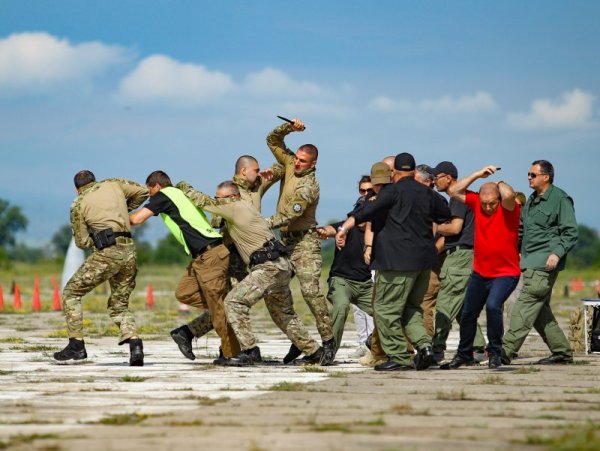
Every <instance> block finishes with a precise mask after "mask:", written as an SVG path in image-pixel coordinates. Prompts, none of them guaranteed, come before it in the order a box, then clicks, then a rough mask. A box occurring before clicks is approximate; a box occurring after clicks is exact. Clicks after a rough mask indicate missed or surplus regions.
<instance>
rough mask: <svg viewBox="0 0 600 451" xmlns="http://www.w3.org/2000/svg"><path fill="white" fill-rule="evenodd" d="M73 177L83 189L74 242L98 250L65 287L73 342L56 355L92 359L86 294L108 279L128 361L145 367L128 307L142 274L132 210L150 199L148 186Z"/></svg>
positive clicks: (74, 208)
mask: <svg viewBox="0 0 600 451" xmlns="http://www.w3.org/2000/svg"><path fill="white" fill-rule="evenodd" d="M74 181H75V188H76V189H77V193H78V195H77V197H76V199H75V201H74V202H73V204H72V205H71V226H72V228H73V235H74V237H75V243H76V244H77V246H78V247H80V248H82V249H85V248H89V247H93V246H95V248H94V250H93V252H92V254H91V255H90V256H89V257H88V258H87V259H86V261H85V262H84V263H83V265H81V267H80V268H79V269H78V270H77V272H76V273H75V274H73V276H72V277H71V279H69V281H68V282H67V285H66V286H65V288H64V290H63V310H64V312H65V317H66V320H67V332H68V334H69V344H68V345H67V346H66V347H65V348H64V349H63V350H62V351H60V352H56V353H54V358H55V359H56V360H58V361H61V362H66V361H69V360H75V361H76V360H82V359H85V358H87V353H86V350H85V343H84V341H83V312H82V308H81V298H82V297H83V296H84V295H85V294H87V293H89V292H90V291H92V290H93V289H94V288H95V287H97V286H98V285H100V284H101V283H103V282H104V281H106V280H108V282H109V284H110V288H111V294H110V297H109V298H108V311H109V314H110V317H111V318H112V320H113V321H114V322H115V324H116V325H117V326H118V327H119V329H120V331H121V335H120V337H119V345H122V344H125V343H129V348H130V359H129V364H130V365H131V366H143V365H144V352H143V344H142V340H141V339H140V338H139V337H138V334H137V330H136V327H135V319H134V317H133V314H132V313H131V312H130V311H129V308H128V306H129V295H130V294H131V292H132V291H133V289H134V288H135V276H136V274H137V265H136V253H135V245H134V243H133V240H132V239H131V233H130V232H129V230H130V229H129V227H130V226H129V217H128V211H131V210H134V209H136V208H137V207H138V206H139V205H140V204H142V202H144V201H145V200H146V199H147V198H148V190H147V189H146V188H145V187H143V186H142V185H139V184H137V183H134V182H130V181H128V180H123V179H107V180H103V181H101V182H96V177H95V176H94V174H92V173H91V172H90V171H85V170H84V171H80V172H78V173H77V174H75V178H74Z"/></svg>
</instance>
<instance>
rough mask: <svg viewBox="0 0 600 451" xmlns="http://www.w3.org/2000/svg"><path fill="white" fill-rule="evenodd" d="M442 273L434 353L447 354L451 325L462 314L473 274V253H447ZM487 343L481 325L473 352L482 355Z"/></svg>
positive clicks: (455, 250)
mask: <svg viewBox="0 0 600 451" xmlns="http://www.w3.org/2000/svg"><path fill="white" fill-rule="evenodd" d="M442 258H443V263H442V268H441V270H440V273H439V279H440V291H439V293H438V295H437V301H436V313H435V335H434V336H433V344H432V346H433V351H434V352H435V353H441V352H443V351H445V350H446V341H447V340H448V335H449V334H450V330H452V323H453V322H454V320H456V319H457V318H458V315H459V314H460V312H461V311H462V307H463V302H464V299H465V290H466V287H467V282H468V281H469V276H470V275H471V272H472V271H473V249H460V248H459V246H457V248H455V249H452V251H451V252H448V251H447V252H446V255H445V256H444V257H442ZM484 348H485V339H484V338H483V334H482V333H481V328H480V327H479V324H478V325H477V332H476V334H475V341H474V342H473V349H475V350H478V351H479V350H481V351H483V350H484Z"/></svg>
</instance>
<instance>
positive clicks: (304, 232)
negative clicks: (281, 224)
mask: <svg viewBox="0 0 600 451" xmlns="http://www.w3.org/2000/svg"><path fill="white" fill-rule="evenodd" d="M316 230H317V228H316V227H311V228H310V229H306V230H294V231H292V232H281V238H304V235H308V234H309V233H311V232H316Z"/></svg>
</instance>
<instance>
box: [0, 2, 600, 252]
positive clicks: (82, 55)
mask: <svg viewBox="0 0 600 451" xmlns="http://www.w3.org/2000/svg"><path fill="white" fill-rule="evenodd" d="M599 22H600V2H595V1H587V2H584V1H576V0H574V1H564V2H558V1H550V0H545V1H535V0H534V1H528V2H523V1H503V2H487V1H453V2H447V1H422V2H414V1H385V0H384V1H378V2H367V1H352V2H348V1H344V2H342V1H327V2H322V1H311V0H308V1H304V2H302V3H293V2H282V1H277V2H276V1H271V0H264V1H247V0H246V1H241V0H240V1H220V2H216V1H191V0H189V1H183V0H179V1H177V0H170V1H163V0H153V1H152V2H148V1H138V0H131V1H127V0H119V1H114V0H103V1H102V2H83V1H79V0H77V1H66V0H55V1H53V2H48V1H45V0H44V1H36V0H30V1H26V2H24V1H22V0H14V1H13V0H0V154H1V155H2V157H1V158H2V159H1V160H0V161H1V164H0V198H2V199H6V200H8V201H9V202H11V204H15V205H18V206H20V207H21V209H22V211H23V213H24V214H25V215H26V216H27V217H28V219H29V225H28V227H27V230H26V231H25V232H23V233H20V234H19V235H18V238H19V239H20V240H22V241H24V242H26V243H29V244H32V245H43V244H45V243H47V242H48V241H49V240H50V238H51V236H52V234H53V233H54V232H55V231H56V230H57V229H58V228H59V227H60V226H61V225H63V224H67V223H68V222H69V206H70V204H71V202H72V200H73V198H74V196H75V191H74V187H73V175H74V174H75V173H76V172H77V171H79V170H81V169H89V170H92V171H93V172H94V173H95V174H96V177H97V178H98V179H104V178H110V177H123V178H127V179H131V180H135V181H138V182H140V183H143V182H144V181H145V179H146V176H147V175H148V174H149V173H150V172H152V171H154V170H156V169H162V170H164V171H166V172H167V173H168V174H169V175H170V176H171V178H172V179H173V181H174V182H176V181H179V180H187V181H189V182H190V183H192V184H193V185H194V186H195V187H196V188H198V189H200V190H202V191H204V192H206V193H209V194H213V193H214V189H215V186H216V185H217V184H218V183H219V182H221V181H223V180H226V179H229V178H231V177H232V175H233V172H234V163H235V160H236V159H237V158H238V157H239V156H240V155H243V154H250V155H253V156H255V157H256V158H257V159H258V161H259V163H260V165H261V167H268V166H270V165H271V163H272V162H273V157H272V155H271V153H270V151H269V149H268V147H267V146H266V142H265V138H266V136H267V134H268V133H269V131H271V130H272V129H273V128H274V127H276V126H277V125H279V124H280V121H279V120H278V119H277V118H276V115H282V116H287V117H292V118H293V117H297V118H299V119H301V120H303V121H304V122H305V124H306V126H307V128H306V131H304V132H303V133H294V134H292V135H289V136H288V137H287V138H286V143H287V145H288V147H290V148H291V149H292V150H295V149H296V148H297V147H298V146H300V145H302V144H305V143H313V144H315V145H317V146H318V148H319V160H318V164H317V177H318V179H319V182H320V186H321V198H320V203H319V208H318V211H317V219H318V220H319V221H320V222H321V223H324V222H327V221H329V220H331V219H335V218H337V219H339V218H343V217H344V216H345V214H346V213H347V212H348V211H350V210H351V207H352V205H353V203H354V201H355V200H356V198H357V197H358V191H357V182H358V180H359V178H360V176H361V175H362V174H368V173H369V170H370V167H371V165H372V164H373V163H375V162H377V161H379V160H381V159H382V158H383V157H385V156H388V155H395V154H398V153H400V152H410V153H412V154H413V155H414V156H415V159H416V160H417V163H426V164H429V165H436V164H437V163H439V162H440V161H444V160H449V161H452V162H454V163H455V165H456V166H457V167H458V170H459V177H460V176H465V175H468V174H469V173H471V172H474V171H476V170H478V169H480V168H481V167H483V166H485V165H487V164H494V165H497V166H500V167H502V170H501V172H500V173H499V174H498V175H497V176H494V178H492V179H491V180H494V179H498V180H500V179H502V180H504V181H506V182H507V183H509V184H511V185H512V186H513V187H514V188H515V189H516V190H520V191H524V192H525V193H527V194H529V193H530V189H529V188H528V184H527V172H528V170H529V168H530V165H531V162H532V161H534V160H538V159H546V160H549V161H551V162H552V163H553V165H554V167H555V172H556V176H555V184H556V185H557V186H559V187H560V188H562V189H564V190H565V191H566V192H567V193H569V195H571V196H572V197H573V199H574V201H575V209H576V214H577V218H578V221H579V222H580V223H583V224H586V225H588V226H591V227H594V228H600V214H599V211H598V202H597V199H596V196H597V195H598V189H597V188H596V185H595V183H594V179H595V177H596V176H597V173H598V170H599V169H600V152H599V149H598V148H599V144H600V109H599V107H598V97H599V96H600V58H599V57H598V55H599V52H598V48H599V45H600V27H598V23H599ZM477 186H478V184H474V185H473V187H474V188H477ZM277 191H278V190H277V189H276V188H275V189H273V190H271V192H270V193H268V194H267V196H266V197H265V198H264V200H263V212H264V214H265V215H270V214H272V213H273V212H274V209H275V203H276V195H277ZM151 222H152V223H153V224H152V226H151V228H150V230H149V231H148V232H147V237H148V238H150V239H152V240H155V239H157V238H160V237H162V236H163V235H164V234H166V229H165V228H164V226H163V225H162V224H161V223H160V222H161V221H160V220H158V219H155V220H154V221H151Z"/></svg>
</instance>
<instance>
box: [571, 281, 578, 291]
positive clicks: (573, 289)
mask: <svg viewBox="0 0 600 451" xmlns="http://www.w3.org/2000/svg"><path fill="white" fill-rule="evenodd" d="M571 293H577V279H575V277H573V278H572V279H571Z"/></svg>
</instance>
